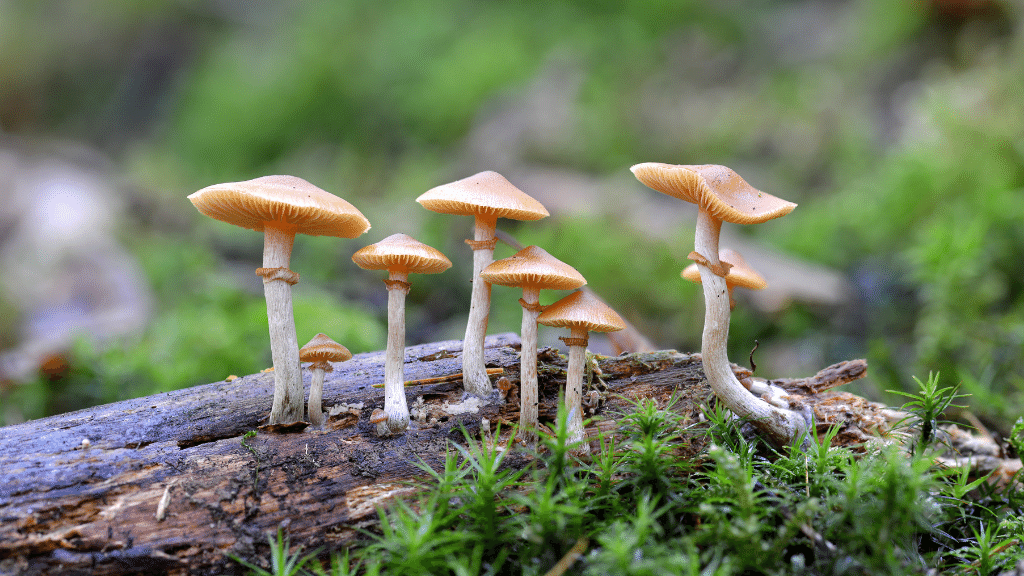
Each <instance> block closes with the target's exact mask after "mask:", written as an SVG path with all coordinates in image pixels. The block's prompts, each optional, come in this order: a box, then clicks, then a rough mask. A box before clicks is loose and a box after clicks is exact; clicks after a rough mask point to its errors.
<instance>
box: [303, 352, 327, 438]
mask: <svg viewBox="0 0 1024 576" xmlns="http://www.w3.org/2000/svg"><path fill="white" fill-rule="evenodd" d="M323 398H324V369H323V368H322V367H320V366H317V365H316V364H314V365H313V377H312V379H311V381H310V383H309V405H308V407H307V408H306V409H307V410H308V411H309V423H310V424H312V425H313V426H315V427H318V428H319V427H320V426H322V425H323V423H324V403H323Z"/></svg>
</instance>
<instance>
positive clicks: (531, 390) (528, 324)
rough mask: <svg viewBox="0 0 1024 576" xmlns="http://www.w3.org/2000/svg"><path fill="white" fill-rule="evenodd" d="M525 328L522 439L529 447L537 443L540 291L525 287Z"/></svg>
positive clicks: (521, 357) (521, 359)
mask: <svg viewBox="0 0 1024 576" xmlns="http://www.w3.org/2000/svg"><path fill="white" fill-rule="evenodd" d="M520 304H522V305H523V327H522V330H521V332H522V333H521V335H520V340H521V341H522V349H521V351H520V353H519V437H520V438H522V439H523V440H525V441H526V442H527V443H528V444H533V443H534V442H536V441H537V317H538V316H540V288H533V287H525V286H524V287H523V299H522V300H521V301H520Z"/></svg>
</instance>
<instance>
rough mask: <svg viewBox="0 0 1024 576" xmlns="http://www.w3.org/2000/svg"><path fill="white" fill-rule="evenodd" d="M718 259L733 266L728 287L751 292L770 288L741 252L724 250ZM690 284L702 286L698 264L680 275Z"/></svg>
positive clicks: (691, 265)
mask: <svg viewBox="0 0 1024 576" xmlns="http://www.w3.org/2000/svg"><path fill="white" fill-rule="evenodd" d="M718 259H719V260H720V261H722V262H724V263H726V264H731V265H732V267H731V268H729V273H728V274H726V275H725V284H726V286H729V287H730V288H731V287H735V286H738V287H740V288H749V289H751V290H763V289H764V288H767V287H768V282H767V281H765V279H764V277H763V276H761V275H760V274H758V273H757V271H756V270H754V269H753V268H751V267H750V265H749V264H747V261H746V260H744V259H743V256H741V255H740V253H739V252H737V251H735V250H733V249H731V248H722V249H721V250H719V251H718ZM679 275H680V276H682V277H683V278H685V279H687V280H689V281H690V282H696V283H697V284H700V283H701V281H700V271H699V270H698V269H697V265H696V264H690V265H689V266H687V267H686V268H683V271H682V272H681V273H680V274H679Z"/></svg>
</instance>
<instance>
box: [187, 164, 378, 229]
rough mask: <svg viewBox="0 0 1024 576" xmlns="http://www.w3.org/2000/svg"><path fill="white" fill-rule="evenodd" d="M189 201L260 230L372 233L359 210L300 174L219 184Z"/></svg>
mask: <svg viewBox="0 0 1024 576" xmlns="http://www.w3.org/2000/svg"><path fill="white" fill-rule="evenodd" d="M188 199H189V200H191V201H192V204H193V205H195V207H196V209H198V210H199V211H200V212H202V213H203V214H205V215H207V216H209V217H210V218H216V219H217V220H221V221H223V222H227V223H228V224H234V225H235V226H241V227H242V228H248V229H250V230H256V231H257V232H262V231H263V228H264V226H266V225H268V224H270V225H273V226H277V227H283V228H292V229H294V231H295V232H296V233H297V234H307V235H309V236H338V237H341V238H355V237H356V236H359V235H360V234H362V233H363V232H366V231H367V230H369V229H370V221H369V220H367V219H366V217H365V216H363V214H362V213H361V212H359V210H357V209H356V207H355V206H353V205H351V204H349V203H348V202H346V201H344V200H342V199H341V198H338V197H337V196H335V195H334V194H331V193H330V192H326V191H324V190H321V189H320V188H317V187H316V186H314V185H312V184H310V183H309V182H306V181H305V180H303V179H302V178H298V177H296V176H263V177H261V178H256V179H254V180H246V181H244V182H228V183H225V184H214V185H213V186H207V187H206V188H203V189H202V190H200V191H198V192H193V193H192V194H190V195H189V196H188Z"/></svg>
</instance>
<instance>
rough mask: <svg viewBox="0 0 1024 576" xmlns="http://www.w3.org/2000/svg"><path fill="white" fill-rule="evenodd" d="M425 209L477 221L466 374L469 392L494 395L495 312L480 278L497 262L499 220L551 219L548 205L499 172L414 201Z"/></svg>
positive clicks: (445, 187)
mask: <svg viewBox="0 0 1024 576" xmlns="http://www.w3.org/2000/svg"><path fill="white" fill-rule="evenodd" d="M416 201H417V202H419V203H420V204H421V205H422V206H423V207H424V208H426V209H427V210H432V211H434V212H440V213H441V214H455V215H462V216H473V218H474V224H473V239H472V240H466V244H469V246H470V247H471V248H472V249H473V293H472V297H471V298H470V304H469V320H468V322H467V323H466V339H465V340H464V341H463V344H462V373H463V382H464V386H465V388H466V391H467V392H469V393H471V394H476V395H477V396H487V395H488V394H490V393H491V381H490V379H489V378H488V376H487V368H486V366H485V364H484V337H485V336H486V335H487V317H488V315H489V313H490V308H491V285H490V284H488V283H487V282H486V281H484V280H483V279H482V278H481V277H480V272H482V271H483V269H484V268H486V267H487V266H488V265H489V264H490V263H491V262H493V261H494V245H495V242H496V240H495V238H494V231H495V227H496V226H497V222H498V218H511V219H513V220H539V219H541V218H544V217H546V216H547V215H548V211H547V209H545V208H544V206H543V205H542V204H541V203H540V202H538V201H536V200H534V199H533V198H531V197H530V196H529V195H527V194H526V193H524V192H523V191H522V190H520V189H518V188H516V187H515V186H513V185H512V183H511V182H509V181H508V180H506V179H505V177H504V176H502V175H501V174H498V173H497V172H491V171H487V172H480V173H479V174H474V175H473V176H470V177H468V178H463V179H462V180H457V181H455V182H451V183H449V184H443V185H441V186H438V187H436V188H432V189H430V190H428V191H427V192H425V193H423V194H422V195H421V196H420V197H419V198H417V199H416Z"/></svg>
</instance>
